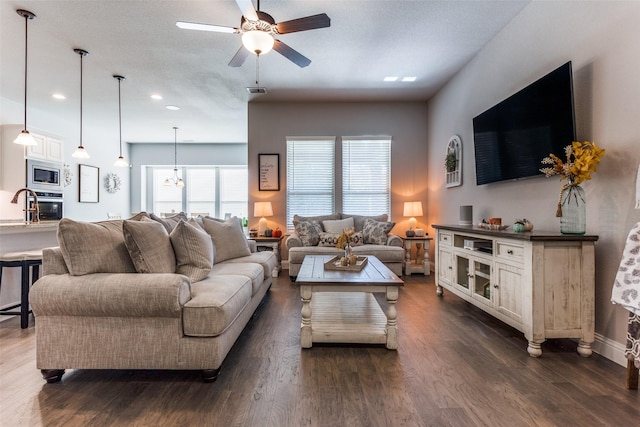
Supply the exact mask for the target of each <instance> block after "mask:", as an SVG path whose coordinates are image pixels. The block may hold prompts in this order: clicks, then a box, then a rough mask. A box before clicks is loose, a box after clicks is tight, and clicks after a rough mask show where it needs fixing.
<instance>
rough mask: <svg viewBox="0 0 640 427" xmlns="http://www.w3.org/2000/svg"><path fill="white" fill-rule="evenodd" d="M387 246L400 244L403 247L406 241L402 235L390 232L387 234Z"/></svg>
mask: <svg viewBox="0 0 640 427" xmlns="http://www.w3.org/2000/svg"><path fill="white" fill-rule="evenodd" d="M387 246H399V247H401V248H402V247H404V241H403V240H402V237H400V236H397V235H395V234H391V233H389V234H387Z"/></svg>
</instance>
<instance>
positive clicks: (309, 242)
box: [285, 213, 405, 282]
mask: <svg viewBox="0 0 640 427" xmlns="http://www.w3.org/2000/svg"><path fill="white" fill-rule="evenodd" d="M293 224H294V227H295V230H296V231H295V232H294V233H292V234H291V235H289V236H288V237H287V240H286V241H285V245H286V247H287V250H288V251H289V277H290V278H291V280H292V281H294V282H295V281H296V278H297V276H298V272H299V271H300V266H301V265H302V261H303V260H304V257H305V256H306V255H333V256H336V255H340V254H342V253H344V251H343V250H342V249H339V248H337V247H336V243H337V238H338V236H339V234H340V232H342V231H343V230H344V229H351V228H353V229H354V230H355V234H354V235H353V236H352V237H351V247H352V250H353V253H354V254H356V255H372V256H375V257H376V258H378V259H379V260H380V261H382V262H383V263H384V264H385V265H386V266H387V267H388V268H389V269H390V270H391V271H393V272H394V273H395V274H397V275H398V276H400V275H402V263H403V261H404V256H405V251H404V249H403V248H404V245H403V241H402V238H401V237H400V236H397V235H394V234H392V233H391V230H392V229H393V226H394V225H395V223H394V222H388V216H387V215H386V214H382V215H377V216H365V215H351V214H344V213H335V214H331V215H319V216H307V217H304V216H300V215H295V216H294V217H293Z"/></svg>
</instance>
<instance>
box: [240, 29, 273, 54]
mask: <svg viewBox="0 0 640 427" xmlns="http://www.w3.org/2000/svg"><path fill="white" fill-rule="evenodd" d="M274 43H275V40H274V39H273V36H272V35H271V34H269V33H267V32H265V31H261V30H252V31H247V32H246V33H244V34H243V35H242V44H243V45H244V47H245V48H246V49H247V50H248V51H249V52H251V53H255V54H256V55H264V54H265V53H267V52H269V51H270V50H271V49H273V44H274Z"/></svg>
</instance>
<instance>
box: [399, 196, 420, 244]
mask: <svg viewBox="0 0 640 427" xmlns="http://www.w3.org/2000/svg"><path fill="white" fill-rule="evenodd" d="M403 216H408V217H411V218H409V230H407V233H406V234H407V237H411V236H413V235H414V234H415V231H414V229H415V227H416V223H417V221H416V218H415V217H417V216H422V202H404V213H403ZM409 231H411V233H409Z"/></svg>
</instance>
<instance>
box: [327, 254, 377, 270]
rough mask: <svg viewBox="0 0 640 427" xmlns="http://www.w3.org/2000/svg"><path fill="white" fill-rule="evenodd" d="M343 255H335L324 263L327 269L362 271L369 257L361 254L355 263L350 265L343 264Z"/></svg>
mask: <svg viewBox="0 0 640 427" xmlns="http://www.w3.org/2000/svg"><path fill="white" fill-rule="evenodd" d="M341 258H342V257H341V256H334V257H333V258H331V259H330V260H329V261H327V262H325V263H324V269H325V270H335V271H362V269H363V268H364V266H365V265H367V257H366V256H359V257H357V260H356V263H355V264H349V265H341V264H340V259H341Z"/></svg>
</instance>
